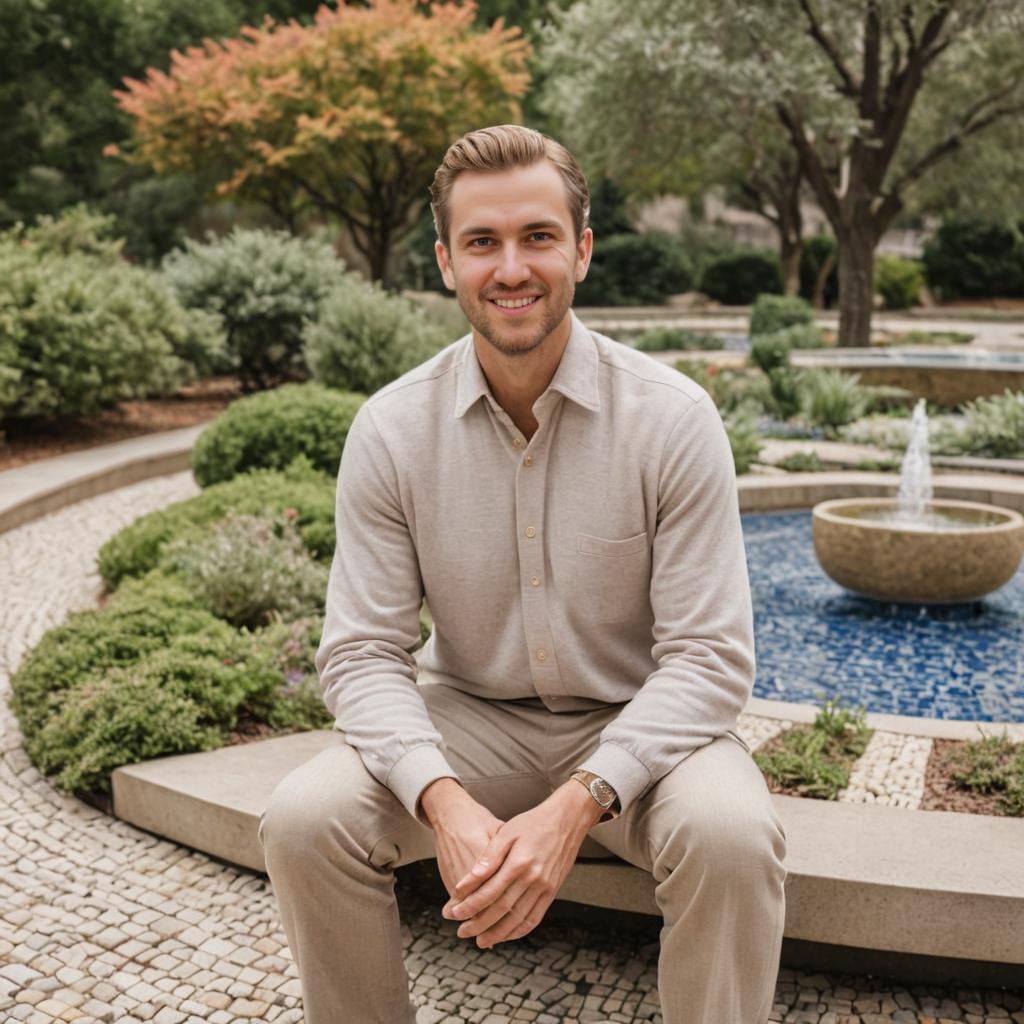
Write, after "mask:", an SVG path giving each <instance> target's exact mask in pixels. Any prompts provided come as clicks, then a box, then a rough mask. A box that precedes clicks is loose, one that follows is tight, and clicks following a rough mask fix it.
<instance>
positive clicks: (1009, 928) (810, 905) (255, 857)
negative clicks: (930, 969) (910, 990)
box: [113, 731, 1024, 964]
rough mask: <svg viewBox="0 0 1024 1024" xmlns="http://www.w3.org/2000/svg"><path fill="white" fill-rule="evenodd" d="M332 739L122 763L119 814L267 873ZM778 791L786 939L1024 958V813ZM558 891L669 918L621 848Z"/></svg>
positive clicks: (282, 740) (580, 866)
mask: <svg viewBox="0 0 1024 1024" xmlns="http://www.w3.org/2000/svg"><path fill="white" fill-rule="evenodd" d="M331 736H332V734H331V733H330V732H327V731H319V732H307V733H297V734H293V735H289V736H282V737H277V738H274V739H269V740H263V741H260V742H257V743H246V744H241V745H238V746H231V747H224V748H222V749H220V750H215V751H210V752H209V753H202V754H185V755H180V756H175V757H164V758H158V759H156V760H153V761H146V762H143V763H141V764H136V765H130V766H127V767H124V768H119V769H117V771H115V772H114V775H113V790H114V793H113V795H114V813H115V814H116V815H117V816H118V817H119V818H122V819H123V820H125V821H128V822H130V823H131V824H133V825H137V826H138V827H140V828H143V829H146V830H147V831H150V832H154V833H156V834H157V835H160V836H163V837H165V838H167V839H171V840H174V841H175V842H179V843H182V844H184V845H186V846H190V847H192V848H194V849H196V850H201V851H203V852H205V853H209V854H212V855H214V856H216V857H219V858H221V859H222V860H225V861H229V862H231V863H234V864H240V865H243V866H245V867H247V868H251V869H253V870H255V871H264V870H265V868H264V863H263V851H262V848H261V847H260V844H259V840H258V838H257V834H256V829H257V824H258V821H259V816H260V813H261V812H262V810H263V808H264V806H265V805H266V802H267V800H268V798H269V796H270V794H271V792H272V791H273V789H274V787H275V786H276V785H277V783H278V781H279V780H280V779H282V778H283V777H284V776H285V775H286V774H287V773H288V772H290V771H291V770H292V769H293V768H295V767H296V766H298V765H299V764H302V763H303V762H304V761H306V760H308V759H309V758H311V757H313V756H314V755H315V754H316V753H318V752H319V751H320V750H322V749H323V748H324V747H325V746H326V744H327V743H328V742H330V740H331ZM773 799H774V800H775V802H776V808H777V810H778V812H779V815H780V817H781V819H782V822H783V826H784V828H785V830H786V837H787V868H788V878H787V880H786V930H785V934H786V936H787V938H791V939H802V940H807V941H811V942H820V943H829V944H832V945H841V946H852V947H858V948H861V949H868V950H887V951H891V952H901V953H911V954H923V955H928V956H938V957H953V958H962V959H967V960H975V961H989V962H995V963H1002V964H1024V927H1022V924H1021V922H1022V921H1024V821H1022V820H1020V819H1013V818H995V817H988V816H980V815H968V814H953V813H947V812H943V811H909V810H904V809H900V808H894V807H883V806H878V805H872V804H845V803H844V804H841V803H832V802H828V801H822V800H801V799H796V798H793V797H786V796H776V797H774V798H773ZM559 898H560V899H565V900H571V901H574V902H577V903H586V904H590V905H592V906H598V907H604V908H608V909H612V910H627V911H634V912H640V913H645V914H658V908H657V905H656V904H655V901H654V880H653V878H652V877H651V876H650V875H649V874H647V872H645V871H641V870H640V869H638V868H635V867H633V866H632V865H629V864H625V863H623V862H622V861H620V860H618V859H616V858H605V859H600V860H591V859H587V860H584V859H581V860H579V861H578V862H577V864H576V865H575V867H574V868H573V870H572V871H571V872H570V874H569V877H568V878H567V879H566V881H565V884H564V885H563V887H562V890H561V891H560V893H559Z"/></svg>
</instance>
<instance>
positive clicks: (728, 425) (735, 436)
mask: <svg viewBox="0 0 1024 1024" xmlns="http://www.w3.org/2000/svg"><path fill="white" fill-rule="evenodd" d="M722 422H723V423H724V424H725V432H726V435H727V436H728V438H729V447H730V449H732V461H733V465H734V466H735V467H736V475H737V476H739V475H740V474H741V473H746V472H747V471H748V470H749V469H750V467H751V466H752V465H753V464H754V462H756V461H757V457H758V455H760V454H761V448H762V447H763V445H762V444H761V438H760V435H759V434H758V432H757V428H756V426H755V425H754V421H753V420H752V419H751V418H750V417H749V416H748V415H745V414H744V413H734V414H732V415H730V416H726V417H723V421H722Z"/></svg>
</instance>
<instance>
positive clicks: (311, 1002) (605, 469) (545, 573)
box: [260, 125, 785, 1024]
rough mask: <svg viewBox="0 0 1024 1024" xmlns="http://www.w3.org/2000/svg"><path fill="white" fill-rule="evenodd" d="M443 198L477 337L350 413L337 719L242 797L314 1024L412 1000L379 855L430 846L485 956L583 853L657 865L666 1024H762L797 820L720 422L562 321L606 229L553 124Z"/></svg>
mask: <svg viewBox="0 0 1024 1024" xmlns="http://www.w3.org/2000/svg"><path fill="white" fill-rule="evenodd" d="M431 198H432V200H433V202H432V207H433V211H434V220H435V224H436V227H437V234H438V241H437V244H436V252H437V261H438V266H439V267H440V269H441V272H442V274H443V276H444V280H445V283H446V284H447V285H448V287H449V288H452V289H453V290H454V291H455V293H456V296H457V298H458V301H459V304H460V306H461V307H462V309H463V310H464V311H465V313H466V316H467V317H468V319H469V321H470V324H471V325H472V331H471V333H470V334H469V335H467V336H466V337H465V338H462V339H460V340H459V341H457V342H455V343H454V344H453V345H451V346H450V347H449V348H447V349H445V350H444V351H443V352H441V353H439V354H438V355H437V356H435V357H434V358H433V359H431V360H429V361H428V362H426V363H424V364H423V365H422V366H419V367H417V368H416V369H415V370H412V371H411V372H409V373H407V374H405V375H404V376H403V377H401V378H399V379H398V380H396V381H394V382H393V383H391V384H389V385H388V386H387V387H385V388H383V389H382V390H381V391H379V392H377V393H376V394H375V395H373V396H372V397H371V398H370V399H369V400H368V401H367V402H366V403H365V405H364V406H363V407H362V408H361V409H360V412H359V414H358V415H357V416H356V418H355V420H354V422H353V424H352V427H351V430H350V432H349V435H348V439H347V441H346V444H345V450H344V455H343V457H342V460H341V467H340V470H339V476H338V492H337V531H338V536H337V547H336V550H335V555H334V561H333V564H332V568H331V577H330V584H329V588H328V594H327V616H326V621H325V624H324V632H323V638H322V640H321V644H320V648H319V650H318V652H317V658H316V661H317V668H318V670H319V673H320V681H321V688H322V691H323V696H324V701H325V703H326V705H327V707H328V708H329V709H330V711H331V712H332V714H334V715H335V717H336V727H337V732H336V734H335V742H334V743H332V744H331V745H330V746H329V747H328V748H327V749H325V750H324V751H322V752H321V753H320V754H318V755H317V756H316V757H314V758H313V759H312V760H310V761H309V762H308V763H306V764H305V765H302V766H301V767H300V768H297V769H296V770H294V771H293V772H291V773H290V774H289V775H288V776H287V777H286V778H285V779H284V780H283V781H282V782H281V784H280V785H279V786H278V787H277V789H276V790H275V792H274V794H273V796H272V798H271V800H270V803H269V806H268V807H267V809H266V810H265V812H264V813H263V815H262V817H261V820H260V839H261V841H262V843H263V846H264V851H265V854H266V862H267V870H268V872H269V874H270V877H271V879H272V881H273V883H274V889H275V892H276V895H277V899H278V903H279V907H280V910H281V916H282V921H283V924H284V928H285V932H286V934H287V937H288V942H289V945H290V948H291V951H292V954H293V956H294V958H295V962H296V965H297V967H298V970H299V973H300V976H301V980H302V991H303V1000H304V1007H305V1017H306V1021H307V1024H329V1022H334V1024H408V1022H410V1021H413V1020H414V1019H415V1013H414V1010H413V1008H412V1006H411V1005H410V1001H409V992H408V978H407V975H406V972H405V969H404V966H403V963H402V946H401V938H400V932H399V919H398V909H397V906H396V903H395V897H394V876H393V872H394V869H395V868H396V867H398V866H400V865H402V864H407V863H410V862H412V861H415V860H420V859H423V858H426V857H436V858H437V862H438V867H439V870H440V873H441V877H442V879H443V880H444V883H445V886H446V888H447V889H448V892H449V894H450V895H451V899H450V900H449V901H448V903H447V904H446V905H445V906H444V907H443V908H442V914H443V915H444V916H445V917H446V918H449V919H451V920H454V921H458V922H459V924H458V931H457V934H458V935H459V936H460V937H461V938H463V939H465V940H466V941H468V942H474V943H475V944H476V945H477V946H479V947H482V948H488V947H491V946H494V945H496V944H498V943H502V942H508V941H512V940H515V939H518V938H522V937H523V936H525V935H527V934H528V933H529V932H531V931H532V930H533V929H534V928H536V927H537V925H538V924H539V923H540V922H541V921H542V920H543V917H544V914H545V913H546V911H547V909H548V907H549V906H550V905H551V902H552V900H553V899H554V898H555V895H556V894H557V892H558V889H559V887H560V886H561V884H562V882H563V881H564V880H565V877H566V875H567V874H568V872H569V870H570V869H571V867H572V864H573V862H574V861H575V859H576V857H577V856H578V855H579V854H581V853H583V854H584V855H589V856H608V855H609V854H614V855H616V856H618V857H621V858H622V859H624V860H627V861H629V862H630V863H632V864H635V865H638V866H640V867H642V868H644V869H645V870H647V871H649V872H650V873H651V874H652V875H653V877H654V880H655V883H656V887H655V898H656V900H657V903H658V906H659V908H660V909H661V912H662V914H663V916H664V927H663V929H662V932H661V954H660V958H659V964H658V987H659V993H660V997H661V1004H662V1016H663V1019H664V1021H665V1024H761V1022H763V1021H765V1020H767V1017H768V1013H769V1010H770V1007H771V1001H772V994H773V992H774V984H775V975H776V969H777V966H778V957H779V949H780V945H781V941H782V928H783V919H784V901H783V880H784V877H785V869H784V867H783V853H784V836H783V833H782V829H781V826H780V824H779V821H778V818H777V816H776V815H775V813H774V810H773V807H772V802H771V798H770V796H769V794H768V791H767V788H766V786H765V783H764V780H763V778H762V777H761V774H760V772H759V771H758V769H757V767H756V765H755V764H754V762H753V760H752V759H751V757H750V754H749V751H748V750H747V749H746V746H745V744H743V741H742V740H741V739H740V738H739V736H738V735H737V733H736V721H737V716H738V714H739V712H740V710H741V709H742V707H743V705H744V703H745V702H746V700H747V698H748V696H749V694H750V690H751V686H752V682H753V675H754V658H753V635H752V622H751V607H750V591H749V586H748V582H747V574H746V562H745V558H744V552H743V541H742V534H741V529H740V520H739V510H738V503H737V498H736V483H735V474H734V471H733V467H732V457H731V452H730V449H729V443H728V439H727V437H726V435H725V431H724V429H723V426H722V423H721V420H720V418H719V416H718V413H717V411H716V409H715V406H714V404H713V403H712V401H711V399H710V398H709V397H708V395H707V394H706V393H705V392H704V391H703V390H702V389H701V388H700V387H698V386H697V385H696V384H695V383H694V382H693V381H691V380H690V379H689V378H688V377H686V376H684V375H682V374H680V373H677V372H676V371H674V370H671V369H668V368H667V367H664V366H662V365H661V364H659V363H657V362H655V361H653V360H651V359H650V358H649V357H647V356H646V355H643V354H641V353H637V352H634V351H633V350H631V349H629V348H626V347H624V346H622V345H619V344H617V343H616V342H614V341H612V340H611V339H609V338H606V337H604V336H603V335H600V334H597V333H595V332H592V331H589V330H587V329H586V328H585V327H584V326H583V324H582V323H581V322H580V321H579V320H578V319H577V318H576V316H575V315H574V314H573V312H572V310H571V304H572V298H573V293H574V290H575V285H576V283H577V282H579V281H582V280H583V278H584V276H585V275H586V272H587V267H588V265H589V262H590V255H591V249H592V245H593V237H592V232H591V230H590V228H589V227H588V226H587V214H588V205H589V193H588V190H587V183H586V179H585V178H584V176H583V173H582V171H581V170H580V168H579V166H578V164H577V163H576V161H575V160H574V159H573V157H572V156H571V154H569V153H568V151H567V150H565V148H564V147H562V146H561V145H559V144H558V143H556V142H554V141H553V140H551V139H549V138H546V137H545V136H543V135H541V134H540V133H538V132H535V131H532V130H530V129H527V128H522V127H519V126H515V125H502V126H498V127H494V128H485V129H482V130H480V131H476V132H471V133H470V134H468V135H466V136H464V137H463V138H461V139H459V140H458V141H457V142H455V143H454V144H453V145H452V146H451V148H450V149H449V150H448V153H447V154H446V155H445V158H444V160H443V162H442V164H441V166H440V167H439V168H438V170H437V173H436V174H435V177H434V183H433V186H432V188H431ZM424 597H426V599H427V602H428V605H429V607H430V611H431V614H432V617H433V620H434V629H433V633H432V635H431V637H430V639H429V640H428V642H427V643H426V645H425V646H424V647H423V649H422V650H421V651H420V652H419V653H418V654H417V656H416V657H414V656H413V651H415V649H416V647H417V643H418V639H419V610H420V606H421V603H422V601H423V598H424Z"/></svg>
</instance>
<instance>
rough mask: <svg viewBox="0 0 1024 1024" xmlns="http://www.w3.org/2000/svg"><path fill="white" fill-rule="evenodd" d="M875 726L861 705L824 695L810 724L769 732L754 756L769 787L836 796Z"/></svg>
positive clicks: (799, 793)
mask: <svg viewBox="0 0 1024 1024" xmlns="http://www.w3.org/2000/svg"><path fill="white" fill-rule="evenodd" d="M873 732H874V730H873V729H869V728H868V727H867V724H866V722H865V713H864V709H863V708H858V709H853V708H844V707H840V705H839V703H838V702H837V701H836V700H828V701H826V702H825V705H824V706H823V707H822V709H821V711H819V712H818V715H817V717H816V718H815V720H814V722H813V723H812V724H811V725H798V726H795V727H794V728H792V729H787V730H786V732H783V733H780V734H779V735H778V736H775V737H773V738H772V739H771V740H769V741H768V742H767V743H766V744H765V745H764V746H763V747H761V749H760V750H758V751H756V752H755V753H754V761H755V762H756V764H757V766H758V768H760V769H761V772H762V773H763V775H764V777H765V782H767V783H768V788H769V790H771V792H773V793H785V794H787V795H788V796H803V797H814V798H816V799H819V800H835V799H836V798H837V797H838V795H839V791H840V790H841V789H845V788H846V786H847V785H848V784H849V781H850V769H851V768H852V767H853V763H854V762H855V761H856V760H857V758H858V757H860V756H861V754H863V753H864V750H865V748H866V747H867V745H868V741H869V740H870V739H871V736H872V733H873Z"/></svg>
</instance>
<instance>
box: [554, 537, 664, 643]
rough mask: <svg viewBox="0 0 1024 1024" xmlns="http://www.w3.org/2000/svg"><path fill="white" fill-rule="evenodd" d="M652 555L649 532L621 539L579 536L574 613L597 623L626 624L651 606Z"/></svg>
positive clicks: (574, 585) (574, 588)
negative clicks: (644, 607)
mask: <svg viewBox="0 0 1024 1024" xmlns="http://www.w3.org/2000/svg"><path fill="white" fill-rule="evenodd" d="M650 585H651V553H650V547H649V545H648V543H647V532H646V531H644V532H643V533H638V534H636V535H635V536H632V537H625V538H623V539H622V540H613V539H608V538H605V537H595V536H593V535H592V534H589V533H580V534H578V535H577V538H576V572H575V576H574V579H573V588H572V591H573V602H574V606H575V607H574V609H573V610H574V611H575V613H576V614H577V615H578V616H579V617H580V618H581V619H583V620H584V621H587V622H595V623H598V622H599V623H609V622H625V621H628V620H629V619H632V618H635V617H636V616H637V615H638V613H639V607H638V606H641V605H647V604H649V603H650Z"/></svg>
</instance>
